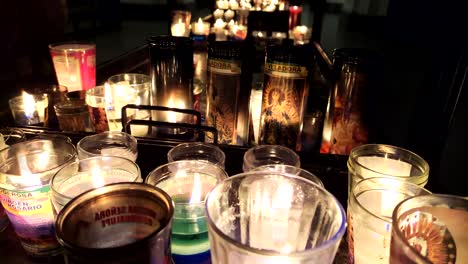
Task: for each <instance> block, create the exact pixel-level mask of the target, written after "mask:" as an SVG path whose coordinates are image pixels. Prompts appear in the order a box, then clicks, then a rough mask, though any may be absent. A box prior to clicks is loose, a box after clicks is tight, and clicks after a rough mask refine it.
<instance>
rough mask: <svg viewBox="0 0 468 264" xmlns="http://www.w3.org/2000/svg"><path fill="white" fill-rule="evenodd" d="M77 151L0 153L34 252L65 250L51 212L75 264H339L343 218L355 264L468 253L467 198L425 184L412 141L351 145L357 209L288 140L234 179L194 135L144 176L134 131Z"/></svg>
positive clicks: (12, 205) (16, 219) (56, 147)
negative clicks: (147, 261)
mask: <svg viewBox="0 0 468 264" xmlns="http://www.w3.org/2000/svg"><path fill="white" fill-rule="evenodd" d="M76 149H77V153H76V151H75V147H74V146H73V145H72V144H71V143H70V142H68V141H66V140H57V139H54V140H51V139H35V140H30V141H25V142H21V143H17V144H14V145H12V146H10V147H7V148H6V149H3V150H2V151H0V155H1V156H2V158H3V159H2V162H1V166H0V170H1V171H0V172H1V173H2V177H1V178H0V179H1V181H0V184H1V189H2V192H1V200H2V204H3V206H4V207H5V209H6V212H7V215H8V217H9V219H10V222H11V223H12V225H13V227H14V229H15V232H16V233H17V234H18V236H19V238H20V241H21V242H22V244H23V246H24V248H25V249H26V250H27V251H28V253H29V254H32V255H49V254H53V253H54V252H57V251H60V248H59V247H58V244H57V242H56V241H55V239H54V237H55V234H54V233H53V232H52V230H53V226H54V219H55V228H56V235H57V238H58V241H59V242H60V244H61V245H62V246H63V247H64V248H65V250H66V256H67V257H68V258H69V259H70V260H71V261H72V263H91V262H90V261H91V260H97V259H99V260H106V261H109V262H112V261H118V262H119V263H135V260H134V259H133V260H128V261H127V260H125V258H122V255H127V257H128V256H136V257H137V258H138V256H147V255H148V254H149V255H151V256H152V260H153V262H154V261H156V262H157V263H167V259H170V258H171V255H170V253H171V252H172V258H173V259H174V260H175V262H176V263H187V261H189V263H201V262H202V261H201V259H203V258H208V259H209V258H210V257H211V261H212V263H253V262H254V261H255V262H258V263H332V261H333V259H334V257H335V254H336V252H337V249H338V246H339V244H340V241H341V238H342V236H343V235H344V233H345V230H346V226H347V229H348V244H349V258H350V260H351V261H352V262H353V263H388V262H389V261H390V263H465V262H466V261H467V260H468V258H467V257H468V256H467V254H466V252H464V250H463V249H464V248H466V246H467V244H466V243H467V235H466V223H467V220H468V200H467V199H466V198H463V197H457V196H450V195H435V194H431V193H430V192H429V191H428V190H426V189H424V185H425V184H426V183H427V180H428V175H429V167H428V165H427V163H426V162H425V161H424V160H423V159H422V158H421V157H419V156H418V155H416V154H414V153H412V152H410V151H408V150H405V149H402V148H398V147H394V146H388V145H364V146H360V147H357V148H355V149H353V151H352V153H351V155H350V156H349V160H348V168H349V183H348V186H349V199H348V209H347V211H348V212H347V217H346V213H345V211H344V209H343V207H342V206H341V204H340V203H339V202H338V201H337V200H336V199H335V198H334V197H333V195H332V194H330V193H329V192H328V191H326V189H325V188H324V186H323V184H322V182H321V181H320V179H319V178H317V177H316V176H315V175H313V174H311V173H310V172H307V171H305V170H303V169H300V159H299V156H298V155H297V154H296V153H295V152H294V151H292V150H290V149H288V148H286V147H283V146H277V145H264V146H258V147H255V148H252V149H249V150H248V151H247V152H245V155H244V165H243V170H244V173H243V174H239V175H235V176H231V177H228V175H227V174H226V172H225V171H224V169H223V168H224V165H225V163H226V157H225V155H224V153H223V151H222V150H221V149H220V148H219V147H217V146H214V145H210V144H206V143H196V142H195V143H184V144H181V145H179V146H176V147H174V148H173V149H171V150H170V151H169V152H168V154H167V160H168V162H169V163H167V164H164V165H162V166H160V167H157V168H156V169H155V170H153V171H152V172H150V173H149V175H148V176H147V177H146V178H145V180H144V182H145V184H142V183H141V182H143V179H142V177H141V175H140V170H139V167H138V165H137V164H136V158H137V141H136V139H135V138H133V137H132V136H131V135H128V134H125V133H123V132H106V133H103V134H96V135H92V136H88V137H85V138H83V139H82V140H81V141H80V142H78V144H77V147H76ZM129 182H133V183H129ZM135 182H136V183H135ZM112 183H114V184H112ZM109 184H110V185H109ZM153 186H156V187H158V188H154V187H153ZM90 189H93V190H91V191H88V190H90ZM87 191H88V192H87ZM75 196H76V197H75ZM171 232H172V238H170V237H169V236H170V234H171ZM155 241H159V242H157V243H156V242H155ZM170 241H172V242H170ZM135 243H140V245H141V243H147V245H148V247H137V249H135V247H132V246H131V245H134V244H135ZM134 250H139V251H140V253H141V251H143V252H144V254H143V255H139V254H136V252H135V251H134ZM119 251H120V252H121V253H122V252H123V253H124V254H120V253H117V252H119ZM119 258H122V259H119ZM195 259H196V260H195ZM190 261H192V262H190ZM103 263H106V262H103ZM139 263H141V262H139Z"/></svg>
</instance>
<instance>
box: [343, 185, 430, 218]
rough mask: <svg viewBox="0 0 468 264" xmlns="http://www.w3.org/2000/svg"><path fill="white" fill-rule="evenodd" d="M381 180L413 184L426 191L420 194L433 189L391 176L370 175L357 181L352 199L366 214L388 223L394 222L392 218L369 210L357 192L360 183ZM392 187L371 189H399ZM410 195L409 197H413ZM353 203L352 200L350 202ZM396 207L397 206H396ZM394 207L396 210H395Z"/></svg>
mask: <svg viewBox="0 0 468 264" xmlns="http://www.w3.org/2000/svg"><path fill="white" fill-rule="evenodd" d="M381 180H385V181H394V182H399V183H401V184H402V185H407V186H406V187H408V186H411V187H413V188H416V189H420V190H421V191H423V192H426V193H425V194H418V195H430V194H432V192H431V191H429V190H427V189H426V188H424V187H422V186H419V185H418V184H415V183H412V182H409V181H405V180H402V179H397V178H390V177H370V178H365V179H363V180H361V181H359V182H358V183H356V185H355V186H354V187H353V189H352V190H351V197H350V199H351V200H353V201H354V202H355V203H356V206H358V207H359V208H360V209H361V210H363V211H364V212H365V213H366V214H368V215H370V216H372V217H374V218H377V219H379V220H381V221H384V222H386V223H391V222H392V219H390V221H389V220H388V218H385V217H382V216H380V215H376V214H375V213H373V212H371V211H369V210H368V209H367V207H365V206H363V205H362V203H361V202H360V201H359V200H358V199H357V194H355V190H356V189H357V188H358V187H359V186H360V185H363V184H364V183H366V182H370V181H378V182H380V181H381ZM391 187H392V188H391V189H382V188H377V187H375V189H371V190H374V191H383V190H390V191H398V190H397V189H396V188H394V187H393V186H391ZM366 191H369V190H366ZM363 192H365V191H361V192H359V194H361V193H363ZM411 197H414V196H411ZM411 197H409V198H411ZM406 199H407V198H405V199H403V200H406ZM350 203H351V202H350ZM395 208H396V206H395ZM395 208H394V210H395Z"/></svg>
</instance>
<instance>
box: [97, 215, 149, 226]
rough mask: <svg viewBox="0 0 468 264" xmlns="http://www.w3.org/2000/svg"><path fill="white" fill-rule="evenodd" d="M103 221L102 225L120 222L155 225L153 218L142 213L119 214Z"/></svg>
mask: <svg viewBox="0 0 468 264" xmlns="http://www.w3.org/2000/svg"><path fill="white" fill-rule="evenodd" d="M101 223H102V227H106V226H111V225H115V224H118V223H142V224H145V225H149V226H152V225H153V221H152V220H151V218H149V217H146V216H142V215H118V216H114V217H111V218H108V219H106V220H102V221H101Z"/></svg>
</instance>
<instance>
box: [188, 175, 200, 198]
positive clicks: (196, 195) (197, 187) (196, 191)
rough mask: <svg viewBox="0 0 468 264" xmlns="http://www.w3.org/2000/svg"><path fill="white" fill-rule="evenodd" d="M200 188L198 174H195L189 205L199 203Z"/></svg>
mask: <svg viewBox="0 0 468 264" xmlns="http://www.w3.org/2000/svg"><path fill="white" fill-rule="evenodd" d="M201 188H202V186H201V182H200V174H198V173H196V172H195V175H194V178H193V186H192V197H190V201H189V203H190V204H194V203H200V202H201Z"/></svg>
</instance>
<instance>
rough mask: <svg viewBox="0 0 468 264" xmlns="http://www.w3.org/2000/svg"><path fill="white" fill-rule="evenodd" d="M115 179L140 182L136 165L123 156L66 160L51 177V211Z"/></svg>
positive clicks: (55, 211) (117, 180)
mask: <svg viewBox="0 0 468 264" xmlns="http://www.w3.org/2000/svg"><path fill="white" fill-rule="evenodd" d="M117 182H143V179H142V178H141V173H140V168H139V167H138V165H137V164H136V163H135V162H133V161H131V160H129V159H126V158H121V157H116V156H97V157H92V158H87V159H83V160H79V161H76V162H73V163H70V164H68V165H66V166H64V167H63V168H61V169H60V170H59V171H57V173H56V174H55V175H54V177H53V178H52V180H51V182H50V185H51V189H52V195H51V201H52V205H53V207H54V208H53V209H54V213H55V214H58V213H59V212H60V210H62V208H63V207H64V206H65V205H66V204H67V203H68V202H69V201H70V200H71V199H73V198H74V197H76V196H78V195H80V194H82V193H84V192H86V191H88V190H91V189H95V188H99V187H102V186H105V185H108V184H111V183H117Z"/></svg>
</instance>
